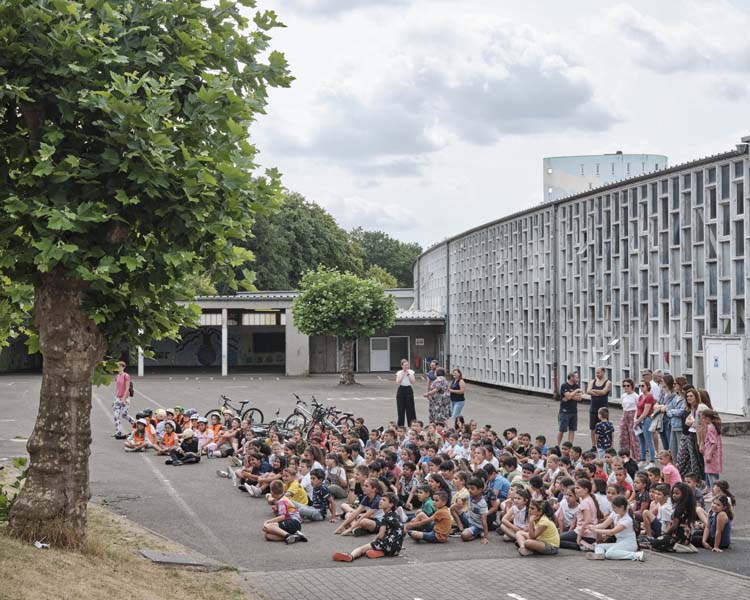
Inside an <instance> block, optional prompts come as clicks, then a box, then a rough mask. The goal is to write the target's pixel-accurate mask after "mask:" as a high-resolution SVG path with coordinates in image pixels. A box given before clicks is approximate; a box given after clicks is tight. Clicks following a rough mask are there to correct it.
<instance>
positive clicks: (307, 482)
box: [299, 473, 313, 498]
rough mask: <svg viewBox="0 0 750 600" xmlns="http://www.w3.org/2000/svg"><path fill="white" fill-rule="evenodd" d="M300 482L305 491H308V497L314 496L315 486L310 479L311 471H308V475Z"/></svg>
mask: <svg viewBox="0 0 750 600" xmlns="http://www.w3.org/2000/svg"><path fill="white" fill-rule="evenodd" d="M299 484H300V485H301V486H302V487H303V488H304V490H305V492H306V493H307V497H308V498H312V496H313V486H312V482H311V481H310V473H308V474H307V475H303V476H302V478H301V479H300V480H299Z"/></svg>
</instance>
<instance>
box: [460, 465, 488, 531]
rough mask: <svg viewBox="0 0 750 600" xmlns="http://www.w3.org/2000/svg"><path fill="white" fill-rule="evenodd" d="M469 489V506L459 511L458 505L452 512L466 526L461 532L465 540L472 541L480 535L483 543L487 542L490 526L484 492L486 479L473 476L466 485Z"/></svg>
mask: <svg viewBox="0 0 750 600" xmlns="http://www.w3.org/2000/svg"><path fill="white" fill-rule="evenodd" d="M466 487H467V488H468V490H469V506H468V508H467V509H466V510H464V511H463V512H461V513H459V512H458V510H457V507H456V506H454V507H453V508H452V509H451V512H453V513H454V518H456V519H457V520H460V522H461V524H462V525H463V527H464V530H463V531H462V532H461V539H462V540H463V541H464V542H470V541H471V540H475V539H477V538H478V537H481V538H482V543H483V544H487V543H488V542H489V538H488V536H489V527H488V525H487V513H488V512H489V509H488V508H487V501H486V500H485V499H484V495H483V494H482V492H483V491H484V481H482V480H481V479H480V478H478V477H472V478H471V479H469V483H468V485H467V486H466Z"/></svg>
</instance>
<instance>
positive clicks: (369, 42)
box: [252, 0, 750, 247]
mask: <svg viewBox="0 0 750 600" xmlns="http://www.w3.org/2000/svg"><path fill="white" fill-rule="evenodd" d="M258 7H259V8H260V9H272V10H275V11H276V12H277V14H278V15H279V18H280V20H281V21H282V22H284V23H285V24H286V26H287V27H286V28H285V29H277V30H274V32H273V34H272V35H273V41H272V47H273V49H275V50H279V51H281V52H283V53H284V54H285V56H286V58H287V60H288V62H289V63H290V68H291V71H292V74H293V75H294V77H295V78H296V79H295V81H294V82H293V83H292V86H291V87H290V88H288V89H274V90H272V91H271V93H270V95H269V105H268V108H267V114H266V115H262V116H260V117H259V119H258V122H257V124H255V126H254V128H253V129H252V137H253V141H254V142H255V143H256V144H257V146H258V148H259V149H260V152H261V154H260V163H261V164H262V166H264V167H277V168H279V169H280V170H281V172H282V173H283V182H284V185H285V186H286V187H287V188H288V189H289V190H291V191H296V192H299V193H301V194H302V195H304V196H305V197H306V198H307V199H308V200H311V201H314V202H316V203H318V204H319V205H321V206H323V207H324V208H325V209H326V210H328V211H329V212H330V213H331V214H332V215H333V216H334V217H335V218H336V220H337V221H338V223H339V224H340V225H341V226H342V227H344V228H346V229H351V228H353V227H358V226H362V227H364V228H365V229H379V230H382V231H385V232H387V233H388V234H390V235H392V236H393V237H396V238H398V239H401V240H404V241H409V242H419V243H420V244H422V246H423V247H428V246H430V245H432V244H434V243H437V242H439V241H441V240H443V239H445V238H447V237H450V236H453V235H456V234H458V233H460V232H462V231H464V230H466V229H470V228H472V227H475V226H477V225H480V224H482V223H486V222H488V221H492V220H495V219H498V218H501V217H503V216H506V215H509V214H512V213H514V212H517V211H519V210H523V209H526V208H529V207H531V206H534V205H537V204H539V203H540V202H542V195H543V188H542V158H543V157H545V156H561V155H576V154H603V153H610V152H615V151H617V150H622V151H623V152H625V153H652V154H665V155H667V156H668V157H669V164H670V165H675V164H678V163H681V162H685V161H688V160H693V159H696V158H700V157H703V156H706V155H709V154H716V153H719V152H723V151H726V150H729V149H732V148H734V145H735V144H736V143H739V141H740V138H741V137H743V136H745V135H749V134H750V122H748V121H747V120H745V119H744V117H746V115H747V113H748V111H747V108H748V106H749V105H750V104H749V102H750V77H748V74H749V73H750V37H748V36H747V31H748V30H750V0H735V1H728V0H715V1H712V2H698V1H696V2H690V1H679V2H677V1H673V0H660V2H651V1H649V2H638V1H631V2H626V3H620V2H600V1H596V2H595V1H589V0H574V1H572V2H559V0H554V1H553V0H537V1H535V2H510V1H505V2H501V1H499V0H462V1H461V2H455V1H448V0H258Z"/></svg>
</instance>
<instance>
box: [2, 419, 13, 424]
mask: <svg viewBox="0 0 750 600" xmlns="http://www.w3.org/2000/svg"><path fill="white" fill-rule="evenodd" d="M15 422H16V420H15V419H0V423H15Z"/></svg>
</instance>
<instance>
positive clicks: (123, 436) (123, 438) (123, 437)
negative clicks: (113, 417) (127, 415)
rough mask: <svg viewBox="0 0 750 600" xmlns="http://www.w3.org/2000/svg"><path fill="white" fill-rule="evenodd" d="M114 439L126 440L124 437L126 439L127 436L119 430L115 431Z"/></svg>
mask: <svg viewBox="0 0 750 600" xmlns="http://www.w3.org/2000/svg"><path fill="white" fill-rule="evenodd" d="M115 439H116V440H126V439H128V436H126V435H125V434H124V433H122V432H121V431H120V432H117V433H116V434H115Z"/></svg>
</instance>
